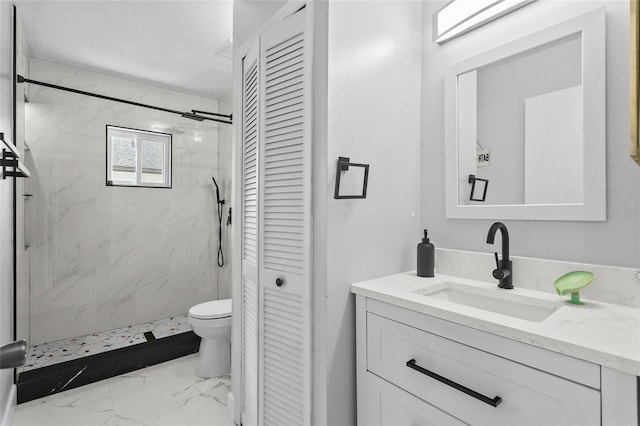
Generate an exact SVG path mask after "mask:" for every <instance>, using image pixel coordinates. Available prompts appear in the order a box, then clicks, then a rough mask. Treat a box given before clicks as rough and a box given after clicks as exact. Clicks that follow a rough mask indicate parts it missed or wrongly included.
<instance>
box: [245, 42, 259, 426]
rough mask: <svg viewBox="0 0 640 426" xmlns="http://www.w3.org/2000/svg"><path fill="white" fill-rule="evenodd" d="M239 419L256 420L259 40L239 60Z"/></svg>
mask: <svg viewBox="0 0 640 426" xmlns="http://www.w3.org/2000/svg"><path fill="white" fill-rule="evenodd" d="M242 68H243V69H242V72H243V74H242V75H243V78H242V88H243V90H242V419H243V423H244V424H245V425H257V424H258V377H259V375H258V368H259V367H258V365H259V363H258V314H259V309H258V307H259V304H258V303H259V302H258V298H259V291H258V211H259V210H258V207H259V205H258V150H259V149H258V137H259V135H260V132H259V125H258V121H259V114H258V94H259V90H258V78H259V73H258V42H257V41H256V43H255V47H254V48H252V49H251V50H250V51H249V53H248V54H247V56H245V58H244V59H243V61H242Z"/></svg>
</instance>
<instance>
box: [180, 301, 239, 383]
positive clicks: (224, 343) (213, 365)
mask: <svg viewBox="0 0 640 426" xmlns="http://www.w3.org/2000/svg"><path fill="white" fill-rule="evenodd" d="M189 325H190V326H191V328H192V329H193V332H194V333H195V334H196V335H198V336H200V337H201V338H202V340H200V353H199V355H198V358H199V359H198V365H197V367H196V375H197V376H199V377H203V378H209V377H220V376H226V375H229V374H231V299H224V300H214V301H211V302H205V303H200V304H199V305H195V306H193V307H192V308H191V309H189Z"/></svg>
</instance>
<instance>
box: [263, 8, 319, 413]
mask: <svg viewBox="0 0 640 426" xmlns="http://www.w3.org/2000/svg"><path fill="white" fill-rule="evenodd" d="M305 19H306V9H302V10H300V11H298V12H297V13H295V14H293V15H290V16H289V17H287V18H286V19H284V20H283V21H281V22H278V23H277V24H275V25H272V26H271V27H269V28H268V29H267V30H265V32H263V34H262V37H261V42H260V66H261V67H260V76H261V78H260V82H261V88H260V96H261V99H260V105H261V122H262V123H263V127H262V129H261V131H260V133H261V150H260V172H259V176H260V185H259V186H260V197H259V199H260V200H261V204H262V210H261V212H262V213H261V215H260V216H259V217H260V221H259V227H258V229H259V235H260V237H261V238H260V239H259V241H260V245H259V255H260V259H259V270H260V273H259V274H260V280H259V282H260V305H261V313H260V314H261V319H262V327H263V329H262V334H261V335H260V353H261V366H260V372H261V375H260V380H259V382H260V383H259V385H260V389H261V396H262V399H261V402H260V404H259V418H261V419H262V420H263V424H264V425H279V426H282V425H307V424H310V421H311V419H310V405H311V391H310V389H311V385H310V360H311V355H310V354H311V350H310V348H311V327H310V317H311V303H310V198H311V197H310V195H311V194H310V176H311V170H310V153H311V146H310V144H311V126H310V108H309V106H310V88H311V85H310V83H311V79H310V75H311V69H310V66H309V64H310V53H311V52H310V49H309V46H310V44H309V43H310V40H309V39H308V38H306V37H305V36H306V35H307V34H306V33H305V25H306V22H305Z"/></svg>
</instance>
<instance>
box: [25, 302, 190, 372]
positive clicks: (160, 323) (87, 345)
mask: <svg viewBox="0 0 640 426" xmlns="http://www.w3.org/2000/svg"><path fill="white" fill-rule="evenodd" d="M190 330H191V327H190V326H189V318H188V316H187V314H184V315H178V316H175V317H171V318H167V319H161V320H157V321H153V322H150V323H146V324H138V325H130V326H128V327H123V328H118V329H116V330H110V331H103V332H100V333H95V334H90V335H88V336H81V337H74V338H72V339H64V340H56V341H55V342H50V343H42V344H40V345H34V346H32V347H30V348H29V355H28V357H27V362H26V363H25V365H24V367H23V369H22V371H29V370H33V369H35V368H40V367H46V366H49V365H53V364H58V363H61V362H65V361H70V360H73V359H78V358H82V357H85V356H89V355H95V354H99V353H103V352H107V351H112V350H114V349H120V348H124V347H127V346H132V345H137V344H139V343H145V342H147V341H149V340H155V339H161V338H163V337H167V336H173V335H175V334H179V333H185V332H187V331H190ZM149 333H151V334H149Z"/></svg>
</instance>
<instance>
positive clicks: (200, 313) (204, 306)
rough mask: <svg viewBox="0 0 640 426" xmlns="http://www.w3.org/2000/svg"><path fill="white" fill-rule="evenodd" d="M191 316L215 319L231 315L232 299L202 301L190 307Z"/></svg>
mask: <svg viewBox="0 0 640 426" xmlns="http://www.w3.org/2000/svg"><path fill="white" fill-rule="evenodd" d="M189 316H191V317H193V318H200V319H215V318H225V317H230V316H231V299H224V300H213V301H211V302H205V303H200V304H199V305H196V306H193V307H192V308H191V309H189Z"/></svg>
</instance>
